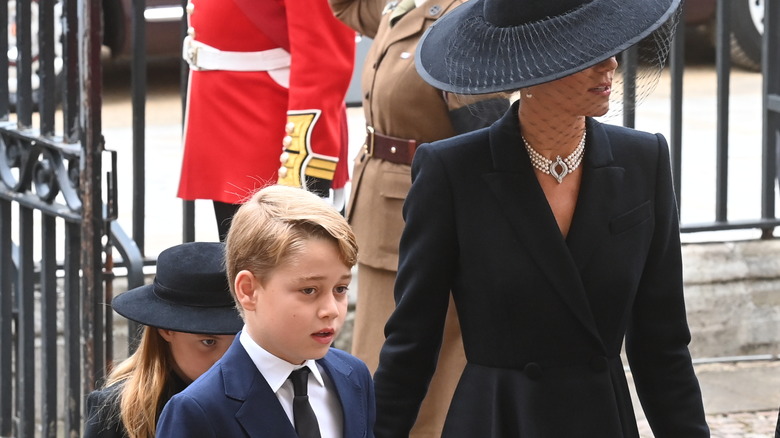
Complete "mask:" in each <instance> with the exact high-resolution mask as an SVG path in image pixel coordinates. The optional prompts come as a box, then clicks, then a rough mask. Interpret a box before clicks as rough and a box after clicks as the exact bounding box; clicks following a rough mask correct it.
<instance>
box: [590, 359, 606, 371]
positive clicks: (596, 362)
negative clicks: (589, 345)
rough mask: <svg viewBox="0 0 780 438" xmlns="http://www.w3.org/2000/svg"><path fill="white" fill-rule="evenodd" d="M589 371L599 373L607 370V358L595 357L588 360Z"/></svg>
mask: <svg viewBox="0 0 780 438" xmlns="http://www.w3.org/2000/svg"><path fill="white" fill-rule="evenodd" d="M590 369H592V370H593V371H594V372H597V373H601V372H603V371H606V370H607V358H606V357H604V356H595V357H593V358H592V359H591V360H590Z"/></svg>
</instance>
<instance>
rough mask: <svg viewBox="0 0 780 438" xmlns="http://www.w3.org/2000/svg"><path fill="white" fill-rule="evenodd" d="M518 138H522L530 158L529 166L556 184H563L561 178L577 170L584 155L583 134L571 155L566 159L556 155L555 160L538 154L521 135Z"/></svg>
mask: <svg viewBox="0 0 780 438" xmlns="http://www.w3.org/2000/svg"><path fill="white" fill-rule="evenodd" d="M520 137H522V139H523V143H524V144H525V150H527V151H528V157H529V158H531V164H533V165H534V167H535V168H537V169H539V170H540V171H542V173H544V174H545V175H552V177H553V178H555V180H556V181H558V184H560V183H562V182H563V178H565V177H566V175H568V174H570V173H572V172H574V171H575V170H577V168H578V167H579V166H580V163H582V156H583V155H585V154H584V152H585V132H583V133H582V139H581V140H580V144H579V145H578V146H577V148H576V149H574V152H572V153H571V155H569V156H568V157H566V158H561V156H560V155H558V156H557V157H555V160H551V159H549V158H547V157H545V156H544V155H542V154H540V153H539V152H536V150H535V149H534V148H532V147H531V145H530V144H528V140H526V139H525V137H523V136H522V135H521V136H520Z"/></svg>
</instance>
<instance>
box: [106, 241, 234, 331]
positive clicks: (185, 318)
mask: <svg viewBox="0 0 780 438" xmlns="http://www.w3.org/2000/svg"><path fill="white" fill-rule="evenodd" d="M224 254H225V246H224V245H223V244H222V243H217V242H190V243H184V244H181V245H177V246H174V247H171V248H168V249H166V250H164V251H163V252H161V253H160V255H159V257H158V258H157V273H156V274H155V277H154V282H153V283H152V284H147V285H145V286H141V287H137V288H135V289H132V290H129V291H127V292H124V293H121V294H119V295H117V296H116V297H115V298H114V299H113V301H111V307H113V308H114V310H115V311H116V312H117V313H118V314H120V315H122V316H124V317H125V318H127V319H131V320H133V321H136V322H139V323H141V324H145V325H148V326H152V327H157V328H163V329H168V330H174V331H177V332H187V333H200V334H212V335H233V334H236V333H238V331H239V330H241V327H242V326H243V324H244V323H243V321H242V320H241V317H240V316H239V314H238V310H236V307H235V303H234V302H233V298H232V297H231V295H230V288H229V286H228V281H227V275H226V274H225V264H224V262H223V260H224Z"/></svg>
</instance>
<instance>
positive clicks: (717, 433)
mask: <svg viewBox="0 0 780 438" xmlns="http://www.w3.org/2000/svg"><path fill="white" fill-rule="evenodd" d="M696 374H697V376H698V377H699V382H700V384H701V387H702V394H703V396H704V408H705V412H706V413H707V423H708V424H709V426H710V430H711V433H712V437H713V438H772V437H774V436H775V435H774V431H775V426H776V424H777V416H778V407H780V360H766V361H746V362H736V363H708V364H698V365H696ZM637 417H638V418H639V424H640V434H641V436H642V438H652V437H653V434H652V432H651V431H650V427H649V426H648V425H647V422H646V421H645V420H644V416H643V415H642V414H641V413H638V414H637Z"/></svg>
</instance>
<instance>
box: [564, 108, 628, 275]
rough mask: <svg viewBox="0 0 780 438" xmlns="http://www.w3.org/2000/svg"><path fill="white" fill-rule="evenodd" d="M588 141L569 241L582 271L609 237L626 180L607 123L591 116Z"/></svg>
mask: <svg viewBox="0 0 780 438" xmlns="http://www.w3.org/2000/svg"><path fill="white" fill-rule="evenodd" d="M587 126H588V136H589V139H588V144H587V145H586V149H585V158H584V160H583V172H584V173H583V177H582V186H581V187H580V194H579V197H578V199H577V208H576V210H575V211H574V217H573V218H572V224H571V228H570V229H569V235H568V238H567V243H568V245H569V249H570V251H571V254H572V257H573V259H574V262H575V263H576V264H577V267H578V268H579V270H580V272H582V271H583V270H584V268H585V265H587V263H588V261H589V260H590V254H591V253H592V252H593V249H594V248H596V247H598V246H599V244H600V242H603V241H605V240H606V238H607V237H608V234H609V227H608V226H607V225H608V224H609V219H610V218H611V217H613V215H614V213H615V212H614V211H612V206H613V205H614V202H613V201H614V200H615V199H617V198H618V196H619V194H620V191H621V186H622V183H623V175H624V169H623V168H622V167H617V166H616V165H615V164H614V162H613V157H612V147H611V144H610V139H609V137H608V136H607V134H606V132H605V130H604V127H603V126H602V125H601V124H600V123H599V122H597V121H595V120H593V119H590V118H589V119H588V123H587Z"/></svg>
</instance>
